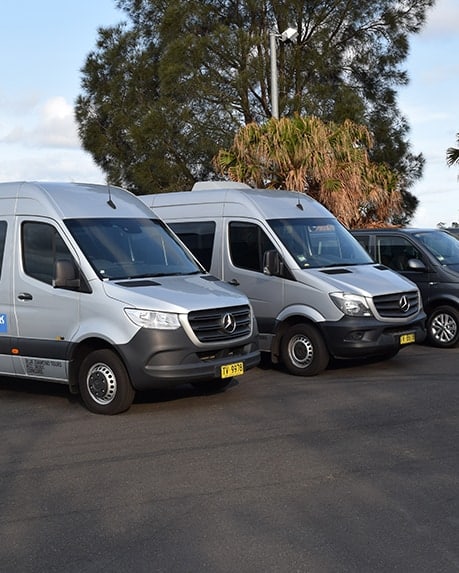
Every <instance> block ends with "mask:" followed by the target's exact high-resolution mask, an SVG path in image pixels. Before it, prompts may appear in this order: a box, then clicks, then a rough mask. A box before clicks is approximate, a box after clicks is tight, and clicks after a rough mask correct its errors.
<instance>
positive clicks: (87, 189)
mask: <svg viewBox="0 0 459 573" xmlns="http://www.w3.org/2000/svg"><path fill="white" fill-rule="evenodd" d="M0 213H1V214H2V215H7V214H14V213H15V214H22V215H38V216H40V215H41V216H48V217H49V216H51V217H59V218H61V219H65V218H85V217H86V218H87V217H117V216H118V217H139V216H147V217H151V216H152V213H151V211H149V210H148V209H146V208H145V206H144V205H143V203H142V201H139V200H138V198H137V197H136V196H135V195H134V194H132V193H130V192H129V191H126V190H125V189H121V188H120V187H113V186H111V185H110V186H108V185H102V184H96V183H76V182H54V181H53V182H51V181H14V182H9V183H0Z"/></svg>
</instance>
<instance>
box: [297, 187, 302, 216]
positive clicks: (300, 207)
mask: <svg viewBox="0 0 459 573" xmlns="http://www.w3.org/2000/svg"><path fill="white" fill-rule="evenodd" d="M297 197H298V203H297V204H296V206H297V208H298V209H300V211H302V210H303V205H302V204H301V201H300V192H299V191H297Z"/></svg>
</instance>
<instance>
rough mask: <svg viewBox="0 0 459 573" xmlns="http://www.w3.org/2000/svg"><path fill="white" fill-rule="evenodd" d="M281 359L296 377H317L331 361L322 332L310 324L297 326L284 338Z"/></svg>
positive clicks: (289, 330) (286, 333) (290, 329)
mask: <svg viewBox="0 0 459 573" xmlns="http://www.w3.org/2000/svg"><path fill="white" fill-rule="evenodd" d="M281 357H282V361H283V363H284V364H285V367H286V368H287V370H288V371H289V372H290V373H291V374H295V375H296V376H315V375H316V374H319V372H322V371H323V370H325V368H326V367H327V366H328V362H329V360H330V355H329V353H328V350H327V347H326V345H325V342H324V339H323V338H322V335H321V334H320V332H319V331H318V330H317V328H315V327H314V326H312V325H310V324H295V325H294V326H291V327H290V328H288V330H287V331H286V332H285V334H284V336H283V337H282V342H281Z"/></svg>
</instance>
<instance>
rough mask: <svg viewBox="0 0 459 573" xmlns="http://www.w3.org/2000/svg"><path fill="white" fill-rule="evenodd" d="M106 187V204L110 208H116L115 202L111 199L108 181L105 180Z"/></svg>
mask: <svg viewBox="0 0 459 573" xmlns="http://www.w3.org/2000/svg"><path fill="white" fill-rule="evenodd" d="M107 189H108V201H107V205H108V206H109V207H111V208H112V209H116V205H115V203H113V201H112V191H111V189H110V183H109V182H108V180H107Z"/></svg>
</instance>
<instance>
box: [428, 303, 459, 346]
mask: <svg viewBox="0 0 459 573" xmlns="http://www.w3.org/2000/svg"><path fill="white" fill-rule="evenodd" d="M427 341H428V342H429V343H430V344H431V345H432V346H438V347H439V348H453V347H454V346H457V343H458V341H459V312H458V311H457V310H456V309H455V308H453V307H452V306H439V307H438V308H435V309H434V310H433V311H432V312H431V313H430V314H429V316H428V317H427Z"/></svg>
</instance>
